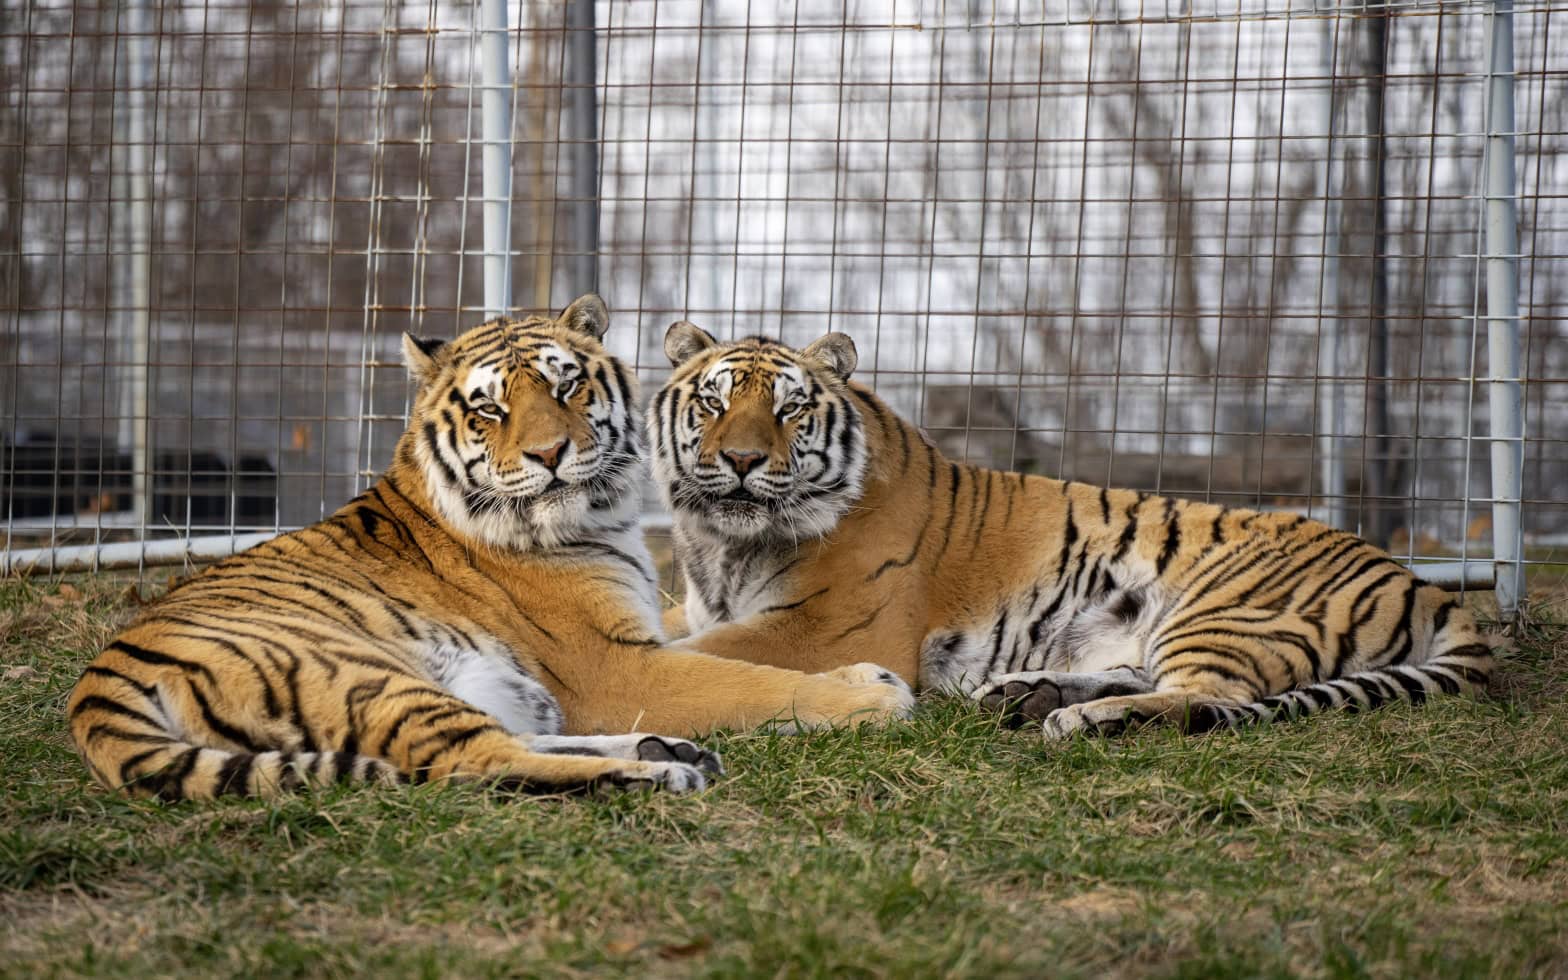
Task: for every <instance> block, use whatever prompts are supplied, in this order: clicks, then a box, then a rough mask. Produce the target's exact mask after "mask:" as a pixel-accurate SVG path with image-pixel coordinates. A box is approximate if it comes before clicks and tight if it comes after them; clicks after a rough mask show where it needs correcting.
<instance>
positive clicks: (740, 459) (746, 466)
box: [724, 449, 768, 476]
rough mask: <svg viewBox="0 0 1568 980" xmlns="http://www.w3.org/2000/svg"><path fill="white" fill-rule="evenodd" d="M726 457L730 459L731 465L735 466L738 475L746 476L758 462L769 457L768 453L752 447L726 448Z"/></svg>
mask: <svg viewBox="0 0 1568 980" xmlns="http://www.w3.org/2000/svg"><path fill="white" fill-rule="evenodd" d="M724 458H725V459H727V460H729V461H730V465H731V466H733V467H735V475H736V476H745V475H746V474H747V473H749V472H751V470H752V468H753V467H755V466H756V465H757V464H758V463H760V462H762V461H763V460H765V459H767V458H768V454H767V453H759V452H756V451H755V450H751V449H742V450H738V451H737V450H733V449H726V450H724Z"/></svg>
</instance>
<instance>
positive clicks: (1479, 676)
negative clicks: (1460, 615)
mask: <svg viewBox="0 0 1568 980" xmlns="http://www.w3.org/2000/svg"><path fill="white" fill-rule="evenodd" d="M1455 653H1459V654H1462V659H1458V660H1454V661H1448V660H1434V661H1431V662H1429V663H1425V664H1419V665H1413V666H1412V665H1399V666H1392V667H1381V668H1378V669H1377V670H1367V671H1362V672H1361V673H1359V674H1346V675H1345V676H1344V677H1336V678H1335V679H1333V680H1331V681H1321V682H1319V683H1316V684H1309V685H1307V686H1306V687H1298V688H1293V689H1292V690H1289V691H1286V692H1284V693H1283V694H1274V695H1270V696H1269V697H1266V698H1263V699H1261V700H1258V701H1254V702H1252V703H1250V704H1232V705H1227V704H1212V703H1211V704H1199V705H1194V706H1193V707H1192V709H1191V711H1190V712H1189V713H1188V717H1187V723H1186V726H1185V727H1186V730H1187V731H1189V732H1205V731H1209V730H1211V729H1215V728H1241V727H1243V726H1247V725H1266V724H1269V723H1270V722H1275V721H1284V720H1294V719H1296V718H1304V717H1306V716H1307V715H1315V714H1317V713H1318V712H1321V711H1330V710H1335V709H1338V710H1341V711H1370V710H1371V709H1373V708H1376V707H1380V706H1381V705H1385V704H1388V703H1390V702H1393V701H1408V702H1409V703H1411V704H1421V703H1422V702H1423V701H1425V700H1426V699H1427V698H1428V697H1430V696H1432V695H1434V694H1471V695H1473V694H1478V693H1480V692H1481V691H1484V690H1486V683H1487V678H1488V676H1489V674H1490V670H1491V660H1492V648H1491V647H1489V646H1487V645H1486V644H1484V643H1478V644H1475V645H1474V646H1473V647H1464V648H1461V649H1460V650H1457V651H1455Z"/></svg>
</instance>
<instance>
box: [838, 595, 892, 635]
mask: <svg viewBox="0 0 1568 980" xmlns="http://www.w3.org/2000/svg"><path fill="white" fill-rule="evenodd" d="M892 601H893V599H892V597H891V596H889V597H888V598H887V599H886V600H885V601H884V602H883V603H882V605H880V606H878V607H877V608H876V609H875V610H874V611H873V612H872V613H871V615H869V616H867V617H866V618H865V619H862V620H861V621H860V622H858V623H856V624H855V625H853V626H851V627H849V628H848V629H846V630H844V631H843V632H842V633H839V634H838V635H837V636H835V637H833V639H834V640H842V639H844V638H845V637H846V636H848V635H849V634H851V633H858V632H860V631H861V630H863V629H866V628H867V627H869V626H870V625H871V624H872V623H874V622H876V619H877V617H878V616H880V615H882V610H884V609H886V608H887V607H888V605H889V604H891V603H892Z"/></svg>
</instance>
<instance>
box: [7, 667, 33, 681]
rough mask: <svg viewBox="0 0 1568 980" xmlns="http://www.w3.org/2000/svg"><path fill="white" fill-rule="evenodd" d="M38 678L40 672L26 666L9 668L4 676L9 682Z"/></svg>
mask: <svg viewBox="0 0 1568 980" xmlns="http://www.w3.org/2000/svg"><path fill="white" fill-rule="evenodd" d="M37 676H38V671H36V670H34V669H33V668H31V667H26V666H22V667H7V668H6V669H5V675H4V677H5V679H6V680H8V681H30V680H32V679H33V678H35V677H37Z"/></svg>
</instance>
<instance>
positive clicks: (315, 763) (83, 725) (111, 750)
mask: <svg viewBox="0 0 1568 980" xmlns="http://www.w3.org/2000/svg"><path fill="white" fill-rule="evenodd" d="M90 670H91V668H90ZM88 676H90V674H89V675H88ZM87 679H88V677H87V676H84V678H83V681H84V682H85V681H87ZM119 679H120V680H124V678H119ZM82 686H83V684H82V682H79V683H78V685H77V687H78V692H79V693H80V696H73V698H72V703H71V706H70V709H69V718H70V725H71V735H72V738H73V739H74V740H75V742H76V747H77V750H78V751H79V752H80V753H81V756H82V759H83V760H84V761H85V762H86V763H87V768H88V769H90V770H92V773H93V775H94V776H96V777H97V778H98V781H99V782H101V783H103V784H104V785H105V786H107V787H109V788H110V789H118V790H124V791H126V792H128V793H131V794H133V795H137V796H154V797H157V798H159V799H163V800H169V801H174V800H210V799H216V798H217V797H220V796H251V797H262V798H267V799H270V798H273V797H277V796H281V795H284V794H286V793H289V792H292V791H294V790H297V789H299V788H301V787H305V786H310V787H325V786H330V785H332V784H333V783H340V782H381V783H391V782H396V781H398V780H399V779H400V776H399V774H398V772H397V770H396V769H395V768H394V767H393V766H392V765H390V764H389V763H387V762H384V761H382V760H380V759H376V758H373V757H371V756H364V755H357V754H355V753H352V752H314V751H305V752H290V751H255V750H250V749H225V748H212V747H204V746H199V745H192V744H191V743H190V742H187V741H185V740H183V739H182V738H181V737H180V736H178V735H176V734H174V733H173V732H172V731H171V730H170V729H171V726H170V725H168V724H166V723H165V722H164V721H163V720H161V718H160V716H161V715H162V714H163V712H162V711H161V710H160V709H159V706H158V704H157V703H156V701H154V700H153V699H150V698H149V699H145V700H144V699H140V698H137V699H135V700H136V701H137V702H138V703H134V704H133V703H127V701H126V700H123V699H121V698H116V697H112V696H105V694H103V693H84V692H81V688H82ZM212 721H217V719H212ZM217 724H218V725H223V723H222V722H221V721H218V722H217ZM224 727H227V726H224ZM236 734H237V733H236ZM225 741H238V738H234V739H225Z"/></svg>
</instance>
